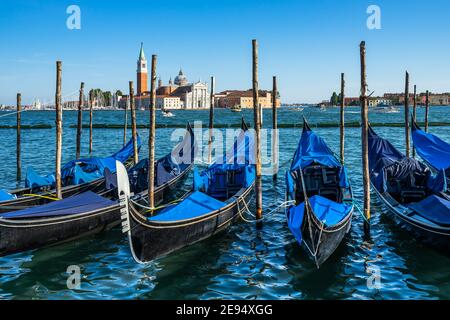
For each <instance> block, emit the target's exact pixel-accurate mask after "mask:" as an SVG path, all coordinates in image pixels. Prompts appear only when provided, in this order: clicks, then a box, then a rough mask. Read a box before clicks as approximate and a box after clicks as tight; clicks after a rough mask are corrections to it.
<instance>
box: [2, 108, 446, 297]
mask: <svg viewBox="0 0 450 320" xmlns="http://www.w3.org/2000/svg"><path fill="white" fill-rule="evenodd" d="M173 113H174V114H175V117H173V118H163V117H160V115H159V113H158V117H157V121H158V123H170V124H184V123H185V122H186V121H191V122H193V121H194V120H202V121H203V123H204V124H205V125H207V123H208V122H207V119H208V111H207V110H199V111H174V112H173ZM423 114H424V109H423V108H419V109H418V116H417V117H418V120H419V121H421V120H422V119H423ZM449 114H450V108H448V107H434V108H431V112H430V121H441V122H442V121H450V117H449ZM4 115H6V116H4ZM302 115H305V116H306V117H307V118H308V119H309V121H310V123H311V124H315V123H323V122H327V123H329V122H335V123H337V122H338V121H339V113H338V109H330V110H328V111H326V112H321V111H320V110H318V109H309V108H308V109H305V110H304V111H303V112H302V111H298V110H290V109H284V108H282V109H280V110H279V123H290V124H291V123H295V122H298V123H300V122H301V117H302ZM241 116H244V117H245V118H246V120H247V121H250V122H253V114H252V112H251V110H244V111H243V112H242V113H232V112H230V111H228V110H216V122H217V123H222V124H232V123H233V124H234V123H236V124H237V123H239V121H240V118H241ZM147 119H148V113H146V112H139V113H138V122H139V123H142V124H145V123H147V121H148V120H147ZM270 119H271V115H270V110H265V111H264V125H268V126H270V121H271V120H270ZM359 119H360V114H359V110H358V109H356V108H349V109H348V111H347V114H346V120H347V121H358V120H359ZM402 119H403V113H402V112H400V113H393V114H370V120H371V121H372V122H377V123H379V122H382V123H387V122H401V121H402ZM83 120H84V122H85V123H86V124H87V123H88V114H87V113H85V114H84V118H83ZM14 123H15V116H14V115H12V114H10V115H7V113H0V124H1V125H3V124H5V125H13V124H14ZM22 123H23V124H24V125H25V124H50V125H53V124H54V113H53V112H24V113H23V115H22ZM94 123H102V124H107V123H112V124H121V123H123V112H118V111H116V112H113V111H102V112H95V114H94ZM74 124H76V113H75V112H71V111H67V112H64V141H63V146H64V152H63V160H64V161H67V160H70V159H72V158H73V157H74V154H75V130H76V129H73V128H69V126H70V125H74ZM316 130H317V132H318V133H319V134H320V135H321V136H323V137H324V138H325V139H326V140H327V142H328V144H329V145H330V147H331V148H332V149H333V150H334V151H335V152H338V150H339V145H338V144H339V133H338V132H339V131H338V128H317V129H316ZM172 131H173V129H168V128H167V129H158V130H157V150H156V153H157V156H162V155H163V154H165V153H167V152H168V151H169V150H170V149H171V148H172V147H173V145H174V144H175V142H173V141H170V136H171V133H172ZM376 131H377V132H378V133H379V134H380V135H382V136H384V137H389V138H390V140H391V142H392V143H393V144H394V145H395V146H397V147H398V148H399V149H401V150H404V148H403V141H404V139H403V135H404V130H403V129H402V128H396V127H380V128H376ZM430 131H431V132H433V133H436V134H438V135H439V136H440V137H441V138H443V139H444V140H447V141H450V127H431V128H430ZM139 133H140V135H141V137H142V138H143V141H144V145H143V147H142V150H141V153H142V154H143V155H145V154H147V145H146V141H147V137H148V134H147V130H145V129H142V130H139ZM0 135H1V137H2V139H1V141H0V146H1V150H2V154H3V156H2V165H1V166H0V177H1V179H0V188H13V187H15V186H16V182H15V130H14V129H0ZM130 135H131V133H130V132H128V137H130ZM54 136H55V129H54V128H53V129H39V130H38V129H33V130H23V131H22V160H23V168H24V170H25V169H26V168H27V167H29V166H32V167H33V168H34V169H36V170H37V171H38V172H42V173H44V172H49V171H51V170H52V168H53V163H54V150H55V140H54ZM299 137H300V130H299V129H294V128H291V129H280V163H281V164H282V166H281V168H280V174H279V178H278V181H277V182H276V183H273V182H272V178H271V177H269V176H266V177H264V178H263V184H264V197H263V200H264V211H265V212H269V211H271V210H272V209H274V208H276V207H277V205H279V204H280V203H282V202H283V201H284V181H283V178H282V177H283V173H284V171H285V170H286V169H287V167H288V166H289V160H290V158H291V157H292V155H293V153H294V151H295V148H296V144H297V142H298V139H299ZM87 139H88V130H86V129H84V131H83V139H82V141H83V148H82V149H83V150H82V153H83V155H87V152H88V140H87ZM122 141H123V130H119V129H94V154H95V155H98V156H103V155H108V154H110V153H112V152H113V151H115V150H117V149H118V148H120V147H121V145H122ZM360 149H361V146H360V129H359V128H348V129H347V130H346V163H347V166H348V169H349V172H350V177H351V182H352V184H353V188H354V191H355V196H356V198H357V199H358V200H359V201H360V200H361V194H362V189H361V181H362V176H361V153H360ZM188 184H189V181H188V182H187V185H186V189H187V188H188ZM372 215H373V218H372V229H371V234H372V242H371V243H365V242H364V240H363V237H362V226H363V219H362V217H361V216H360V215H358V214H356V215H355V217H354V220H353V222H352V229H351V232H350V234H349V235H348V236H347V238H346V239H345V241H344V242H343V243H342V245H341V246H340V247H339V248H338V250H337V251H336V252H335V254H334V255H333V256H332V257H331V258H330V260H329V261H327V262H326V263H325V264H324V265H323V266H322V268H321V269H320V270H316V268H315V266H314V263H313V262H312V261H310V260H309V259H307V258H306V257H305V256H304V254H303V251H301V250H300V248H299V246H298V245H297V243H296V242H295V241H294V239H293V237H292V236H291V234H290V232H289V231H288V228H287V226H286V223H285V218H284V213H283V212H282V211H278V212H275V213H273V214H271V215H266V216H265V220H264V224H263V227H262V228H261V229H257V228H256V227H255V225H254V224H251V223H245V222H240V223H237V224H235V225H234V226H232V227H231V228H229V229H228V230H227V231H226V232H224V233H221V234H218V235H216V236H214V237H213V238H210V239H208V240H206V241H203V242H201V243H198V244H196V245H193V246H190V247H188V248H185V249H182V250H179V251H177V252H175V253H173V254H171V255H169V256H167V257H164V258H161V259H158V260H156V261H154V262H152V263H150V264H148V265H139V264H136V263H135V262H134V260H133V259H132V257H131V255H130V252H129V249H128V242H127V239H126V238H125V236H124V235H122V234H121V233H120V230H118V229H117V230H112V231H110V232H107V233H103V234H99V235H97V236H94V237H90V238H86V239H83V240H79V241H74V242H70V243H67V244H63V245H58V246H53V247H49V248H44V249H40V250H34V251H32V252H25V253H20V254H15V255H11V256H8V257H3V258H0V299H61V298H63V299H66V298H71V299H130V298H136V299H215V298H220V299H235V298H242V299H450V268H449V265H450V259H449V258H448V257H446V256H444V255H441V254H440V253H438V252H436V251H434V250H433V249H430V248H428V247H425V246H424V245H422V244H420V243H418V242H416V241H415V240H414V239H413V238H412V237H411V236H410V235H409V234H408V233H405V232H404V231H402V230H400V229H399V228H398V227H397V226H396V225H395V224H394V223H393V222H392V221H391V219H390V218H389V217H388V216H386V215H385V212H384V211H383V209H381V208H380V206H379V202H378V200H377V199H376V197H375V195H372ZM70 265H78V266H79V267H80V268H81V274H82V279H81V288H80V289H79V290H70V289H68V288H67V285H66V281H67V277H68V274H67V273H66V270H67V267H68V266H70ZM373 268H379V271H380V275H381V280H380V281H381V282H380V287H379V288H378V289H370V288H369V287H368V286H367V279H368V277H369V273H370V270H373Z"/></svg>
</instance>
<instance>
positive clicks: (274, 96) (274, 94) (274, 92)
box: [272, 76, 278, 180]
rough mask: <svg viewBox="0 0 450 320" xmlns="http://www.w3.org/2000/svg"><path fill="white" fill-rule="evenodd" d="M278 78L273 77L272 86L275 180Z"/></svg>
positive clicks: (275, 169)
mask: <svg viewBox="0 0 450 320" xmlns="http://www.w3.org/2000/svg"><path fill="white" fill-rule="evenodd" d="M277 96H278V88H277V77H276V76H273V85H272V159H273V180H276V179H277V176H278V119H277Z"/></svg>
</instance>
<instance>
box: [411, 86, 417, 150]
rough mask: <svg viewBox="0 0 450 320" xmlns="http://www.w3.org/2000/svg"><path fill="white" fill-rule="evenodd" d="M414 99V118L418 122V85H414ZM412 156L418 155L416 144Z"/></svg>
mask: <svg viewBox="0 0 450 320" xmlns="http://www.w3.org/2000/svg"><path fill="white" fill-rule="evenodd" d="M413 98H414V101H413V119H414V122H416V121H417V120H416V108H417V103H416V99H417V86H416V85H414V97H413ZM412 156H413V158H415V157H416V148H415V147H414V145H413V149H412Z"/></svg>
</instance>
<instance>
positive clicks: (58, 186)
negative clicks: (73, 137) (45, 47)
mask: <svg viewBox="0 0 450 320" xmlns="http://www.w3.org/2000/svg"><path fill="white" fill-rule="evenodd" d="M61 73H62V63H61V61H56V94H55V109H56V168H55V178H56V197H57V198H59V199H62V191H61V187H62V184H61V155H62V105H61Z"/></svg>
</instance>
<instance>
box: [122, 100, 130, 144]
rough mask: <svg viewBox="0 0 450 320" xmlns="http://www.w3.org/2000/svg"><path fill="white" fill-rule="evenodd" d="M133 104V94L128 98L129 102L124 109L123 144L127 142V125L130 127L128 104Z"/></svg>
mask: <svg viewBox="0 0 450 320" xmlns="http://www.w3.org/2000/svg"><path fill="white" fill-rule="evenodd" d="M129 103H130V104H131V96H130V97H129V98H128V101H127V103H125V110H124V114H123V116H124V120H123V145H126V144H127V127H128V104H129Z"/></svg>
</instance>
